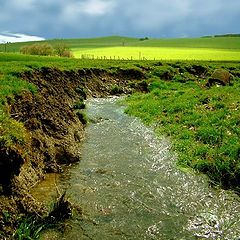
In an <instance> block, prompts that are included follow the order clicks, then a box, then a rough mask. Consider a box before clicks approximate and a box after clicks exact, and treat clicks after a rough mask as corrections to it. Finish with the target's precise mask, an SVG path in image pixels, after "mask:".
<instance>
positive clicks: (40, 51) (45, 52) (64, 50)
mask: <svg viewBox="0 0 240 240" xmlns="http://www.w3.org/2000/svg"><path fill="white" fill-rule="evenodd" d="M20 53H22V54H29V55H41V56H54V55H57V56H59V57H73V54H72V52H71V51H70V49H69V48H68V47H67V45H66V44H64V43H59V44H57V45H55V46H54V47H53V46H52V45H51V44H49V43H35V44H32V45H26V46H23V47H22V48H21V49H20Z"/></svg>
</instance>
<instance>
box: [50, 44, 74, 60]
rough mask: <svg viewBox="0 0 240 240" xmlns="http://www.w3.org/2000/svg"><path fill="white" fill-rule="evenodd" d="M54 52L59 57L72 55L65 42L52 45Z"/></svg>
mask: <svg viewBox="0 0 240 240" xmlns="http://www.w3.org/2000/svg"><path fill="white" fill-rule="evenodd" d="M54 51H55V54H56V55H57V56H59V57H73V54H72V52H71V51H70V49H69V47H68V46H67V45H66V44H65V43H58V44H56V45H55V46H54Z"/></svg>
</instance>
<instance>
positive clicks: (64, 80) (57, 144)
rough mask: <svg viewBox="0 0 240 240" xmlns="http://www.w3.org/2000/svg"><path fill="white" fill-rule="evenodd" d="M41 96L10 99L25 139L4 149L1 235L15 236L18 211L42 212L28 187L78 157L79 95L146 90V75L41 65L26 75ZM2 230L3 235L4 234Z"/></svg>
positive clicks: (80, 134)
mask: <svg viewBox="0 0 240 240" xmlns="http://www.w3.org/2000/svg"><path fill="white" fill-rule="evenodd" d="M20 77H21V78H22V79H25V80H27V81H29V82H30V83H33V84H34V85H35V86H36V87H37V89H38V92H37V94H31V93H30V92H24V93H22V95H20V96H16V97H15V100H14V103H13V104H11V102H9V106H8V108H9V111H10V113H11V116H12V118H14V119H15V120H17V121H20V122H23V123H24V126H25V128H26V130H27V139H28V140H27V143H26V144H24V145H23V146H16V148H14V149H5V148H1V151H0V155H1V158H0V166H1V170H0V171H1V179H2V181H1V185H2V189H0V210H1V211H0V238H3V239H5V238H6V239H11V238H12V232H13V230H14V226H15V225H16V219H17V217H18V216H20V214H25V215H26V214H28V213H34V214H41V213H43V212H44V210H43V208H42V206H41V205H40V204H38V203H36V202H35V200H34V199H33V198H32V197H31V195H29V194H28V190H29V189H30V188H31V187H32V186H34V185H35V184H37V182H39V181H40V180H41V179H43V178H44V174H45V173H47V172H59V171H61V164H63V163H72V162H76V161H79V160H80V152H79V145H80V144H81V141H82V139H83V137H84V125H85V122H84V121H83V120H82V118H81V117H80V118H79V115H78V114H77V112H76V109H75V108H74V104H75V103H76V102H77V101H78V100H79V99H80V98H87V97H103V96H108V95H113V94H121V93H125V94H127V93H131V92H132V91H135V90H140V91H146V89H147V85H146V83H145V81H144V74H143V73H142V72H141V71H137V70H134V69H130V70H121V69H119V70H115V71H114V72H113V71H112V72H108V71H106V70H98V69H86V70H84V69H82V70H77V71H61V70H58V69H52V68H42V69H40V70H34V71H29V72H25V73H22V74H21V75H20ZM1 234H2V235H1Z"/></svg>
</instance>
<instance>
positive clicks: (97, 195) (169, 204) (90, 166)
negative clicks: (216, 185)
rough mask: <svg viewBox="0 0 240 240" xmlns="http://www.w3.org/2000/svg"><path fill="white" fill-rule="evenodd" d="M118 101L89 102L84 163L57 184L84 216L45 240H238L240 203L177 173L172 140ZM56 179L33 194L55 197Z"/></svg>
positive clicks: (199, 177)
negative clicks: (53, 193) (126, 111)
mask: <svg viewBox="0 0 240 240" xmlns="http://www.w3.org/2000/svg"><path fill="white" fill-rule="evenodd" d="M118 100H119V99H118V98H107V99H91V100H88V101H87V109H86V113H87V115H88V117H89V119H91V123H90V124H89V125H88V126H87V128H86V139H85V141H84V143H83V145H82V149H81V153H82V155H81V162H79V163H78V164H76V165H73V166H72V167H71V168H69V169H68V171H67V172H66V173H64V174H63V176H60V178H59V179H58V184H59V185H60V186H61V187H62V188H66V189H67V196H68V198H69V199H70V201H71V202H72V203H73V204H75V205H77V206H80V207H81V208H82V211H83V213H82V216H73V218H72V219H70V220H67V223H66V226H67V227H66V229H65V231H63V233H61V232H59V231H57V230H49V231H46V232H44V233H43V234H42V237H41V239H44V240H47V239H66V240H68V239H71V240H78V239H81V240H82V239H86V240H89V239H94V240H105V239H107V240H108V239H109V240H110V239H111V240H115V239H116V240H117V239H160V240H173V239H177V240H183V239H186V240H191V239H229V240H239V239H240V201H239V197H238V196H236V195H235V194H234V193H232V192H230V191H224V190H216V189H213V188H210V187H209V186H208V182H207V178H206V177H205V176H203V175H197V174H196V173H193V172H191V171H189V172H187V171H181V170H179V169H177V167H176V154H174V153H173V152H172V151H171V143H170V140H169V139H167V138H164V137H162V138H157V137H156V135H155V134H154V131H153V130H152V129H151V128H149V127H146V126H144V125H143V124H142V123H141V121H140V120H139V119H137V118H134V117H131V116H128V115H126V114H125V113H124V109H125V107H124V106H122V105H119V104H118V103H117V102H118ZM54 179H55V177H53V175H50V177H48V178H47V179H46V180H45V181H44V182H43V183H42V184H40V185H39V186H38V187H37V188H35V189H34V193H33V196H34V197H35V198H37V199H38V200H39V201H43V199H44V200H46V199H47V198H48V197H47V196H46V195H48V196H50V197H52V193H51V189H54V184H53V182H54V181H55V180H54ZM52 191H53V190H52ZM41 198H42V199H41Z"/></svg>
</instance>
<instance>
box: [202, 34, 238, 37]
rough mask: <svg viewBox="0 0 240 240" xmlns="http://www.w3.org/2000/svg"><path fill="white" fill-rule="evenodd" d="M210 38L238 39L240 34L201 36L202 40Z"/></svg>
mask: <svg viewBox="0 0 240 240" xmlns="http://www.w3.org/2000/svg"><path fill="white" fill-rule="evenodd" d="M212 37H240V34H238V33H229V34H220V35H212V36H203V38H212Z"/></svg>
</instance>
